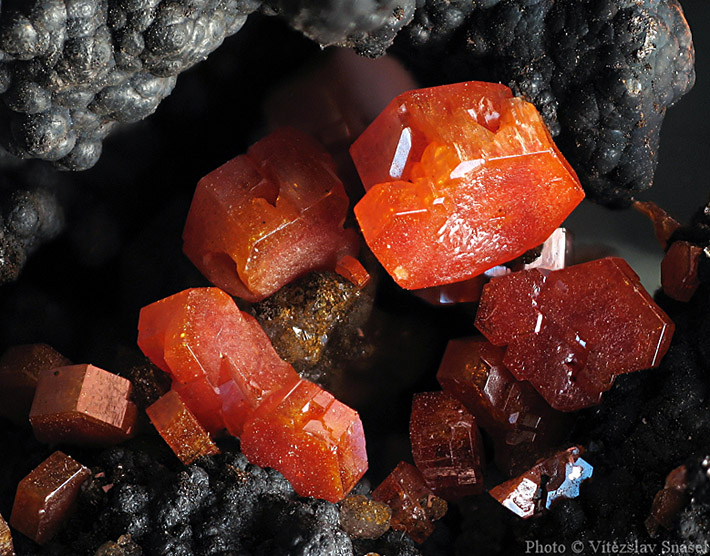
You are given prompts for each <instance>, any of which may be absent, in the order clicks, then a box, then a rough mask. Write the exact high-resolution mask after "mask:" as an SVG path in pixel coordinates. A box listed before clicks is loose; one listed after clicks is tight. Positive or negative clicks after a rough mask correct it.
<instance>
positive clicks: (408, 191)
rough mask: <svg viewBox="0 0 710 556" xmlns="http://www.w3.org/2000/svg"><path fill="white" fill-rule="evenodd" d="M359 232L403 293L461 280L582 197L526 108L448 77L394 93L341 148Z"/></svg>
mask: <svg viewBox="0 0 710 556" xmlns="http://www.w3.org/2000/svg"><path fill="white" fill-rule="evenodd" d="M350 152H351V154H352V156H353V160H354V161H355V165H356V167H357V169H358V172H359V174H360V177H361V178H362V182H363V184H364V186H365V189H367V190H368V191H367V193H366V195H365V196H364V197H363V199H362V200H361V201H360V202H359V203H358V204H357V206H356V207H355V215H356V216H357V219H358V221H359V223H360V226H361V228H362V232H363V234H364V236H365V240H366V241H367V243H368V245H369V246H370V248H371V249H372V251H373V253H374V254H375V255H376V256H377V258H378V259H379V261H380V262H381V263H382V265H383V266H384V267H385V268H386V269H387V271H388V272H389V273H390V275H391V276H392V277H393V278H394V279H395V281H396V282H397V283H398V284H399V285H400V286H402V287H404V288H407V289H416V288H426V287H430V286H436V285H441V284H448V283H451V282H458V281H461V280H467V279H469V278H472V277H474V276H476V275H478V274H481V273H482V272H484V271H485V270H487V269H489V268H491V267H494V266H496V265H498V264H502V263H505V262H506V261H510V260H511V259H514V258H515V257H517V256H519V255H522V254H523V253H525V251H527V250H528V249H531V248H533V247H535V246H537V245H539V244H541V243H542V242H543V241H545V239H547V237H548V236H549V235H550V234H551V233H552V232H553V231H554V230H555V228H556V227H557V226H559V224H560V223H561V222H562V221H563V220H564V218H565V217H566V216H567V215H568V214H569V213H570V212H571V211H572V209H574V207H575V206H577V204H578V203H579V202H580V201H581V200H582V198H583V197H584V193H583V191H582V188H581V186H580V184H579V180H578V179H577V176H576V174H575V173H574V170H572V168H571V167H570V166H569V164H568V163H567V162H566V161H565V160H564V158H563V157H562V155H561V154H560V152H559V151H558V150H557V148H556V147H555V145H554V143H553V142H552V139H551V137H550V134H549V133H548V131H547V128H546V127H545V124H544V123H543V121H542V119H541V117H540V115H539V114H538V112H537V110H536V109H535V107H534V106H533V105H532V104H529V103H527V102H525V101H524V100H523V99H521V98H513V96H512V93H511V91H510V89H508V88H507V87H505V86H503V85H498V84H493V83H481V82H467V83H458V84H454V85H444V86H441V87H434V88H430V89H419V90H415V91H409V92H407V93H404V94H402V95H400V96H398V97H397V98H395V99H394V100H393V101H392V102H391V103H390V104H389V105H388V107H387V108H386V109H385V110H384V112H382V114H380V116H378V118H377V119H376V120H375V121H374V122H373V123H372V124H371V125H370V126H369V127H368V128H367V129H366V130H365V132H364V133H363V134H362V135H361V136H360V137H359V138H358V140H357V141H355V143H353V146H352V147H351V150H350Z"/></svg>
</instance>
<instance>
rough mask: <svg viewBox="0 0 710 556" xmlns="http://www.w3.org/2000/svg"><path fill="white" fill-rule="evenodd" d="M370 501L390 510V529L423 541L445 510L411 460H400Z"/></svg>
mask: <svg viewBox="0 0 710 556" xmlns="http://www.w3.org/2000/svg"><path fill="white" fill-rule="evenodd" d="M372 498H373V500H378V501H380V502H384V503H385V504H387V505H388V506H389V507H390V508H391V510H392V519H391V521H390V524H391V526H392V529H396V530H398V531H404V532H406V533H407V534H408V535H409V536H410V537H412V538H413V539H414V540H415V541H417V542H419V543H422V542H424V541H425V540H427V538H428V537H429V535H431V534H432V532H433V531H434V523H433V522H434V521H436V520H437V519H441V518H442V517H443V516H444V514H445V513H446V509H447V506H446V501H445V500H443V499H442V498H439V497H438V496H436V495H435V494H434V493H433V492H432V491H431V490H430V489H429V488H428V487H427V486H426V483H425V482H424V477H423V476H422V474H421V472H420V471H419V470H418V469H417V468H416V467H414V466H413V465H412V464H411V463H407V462H404V461H402V462H400V463H399V465H397V467H395V468H394V470H393V471H392V473H390V474H389V475H388V476H387V477H386V478H385V480H384V481H382V483H381V484H380V486H378V487H377V488H376V489H375V490H373V491H372Z"/></svg>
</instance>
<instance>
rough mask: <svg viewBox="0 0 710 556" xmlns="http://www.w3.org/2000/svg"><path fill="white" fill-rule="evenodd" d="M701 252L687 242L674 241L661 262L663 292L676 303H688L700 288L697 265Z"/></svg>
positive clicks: (698, 248)
mask: <svg viewBox="0 0 710 556" xmlns="http://www.w3.org/2000/svg"><path fill="white" fill-rule="evenodd" d="M701 256H703V250H702V249H701V248H700V247H698V246H697V245H693V244H692V243H688V242H687V241H676V242H674V243H673V244H672V245H671V246H670V247H669V249H668V251H666V256H665V257H663V262H661V286H663V292H664V293H665V294H666V295H667V296H668V297H670V298H672V299H675V300H677V301H683V302H688V301H690V299H691V298H692V297H693V295H694V294H695V291H696V290H697V289H698V286H700V279H699V278H698V263H699V261H700V257H701Z"/></svg>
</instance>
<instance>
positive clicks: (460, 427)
mask: <svg viewBox="0 0 710 556" xmlns="http://www.w3.org/2000/svg"><path fill="white" fill-rule="evenodd" d="M409 438H410V440H411V442H412V455H413V456H414V463H415V464H416V466H417V469H419V471H421V473H422V476H423V477H424V480H425V481H426V484H427V486H428V487H429V488H430V489H431V490H432V491H433V492H434V493H435V494H436V495H437V496H441V497H442V498H445V499H446V500H458V499H459V498H461V497H463V496H467V495H469V494H479V493H480V492H482V491H483V474H482V470H481V468H482V464H481V461H482V460H483V441H482V440H481V434H480V433H479V432H478V427H477V426H476V419H475V417H474V416H473V415H471V414H470V413H469V412H468V410H467V409H466V408H465V407H464V406H463V405H462V404H461V402H459V401H458V400H457V399H455V398H453V397H451V396H450V395H449V394H447V393H446V392H425V393H422V394H415V395H414V400H413V401H412V415H411V418H410V421H409Z"/></svg>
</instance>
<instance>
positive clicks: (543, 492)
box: [489, 447, 593, 518]
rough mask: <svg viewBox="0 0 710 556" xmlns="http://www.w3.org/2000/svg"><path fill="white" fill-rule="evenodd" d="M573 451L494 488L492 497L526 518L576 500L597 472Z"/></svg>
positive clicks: (566, 452)
mask: <svg viewBox="0 0 710 556" xmlns="http://www.w3.org/2000/svg"><path fill="white" fill-rule="evenodd" d="M580 454H581V449H580V448H578V447H572V448H569V449H567V450H564V451H562V452H558V453H556V454H555V455H553V456H551V457H549V458H546V459H543V460H540V461H539V462H538V463H537V464H536V465H535V466H533V467H532V468H531V469H530V470H529V471H527V472H525V473H523V474H522V475H520V476H519V477H515V478H514V479H510V480H509V481H506V482H504V483H502V484H500V485H498V486H497V487H494V488H492V489H491V490H490V491H489V493H490V495H491V496H492V497H493V498H495V499H496V500H498V502H500V503H501V504H503V506H505V507H506V508H508V509H509V510H510V511H511V512H513V513H514V514H516V515H517V516H519V517H522V518H528V517H532V516H533V515H535V514H536V513H539V512H541V511H543V510H544V509H549V508H550V506H551V505H552V504H553V503H554V502H555V501H556V500H559V499H562V498H576V497H577V496H579V487H580V485H581V484H582V483H583V482H584V481H585V480H587V479H589V478H590V477H591V476H592V473H593V468H592V466H591V465H589V463H587V462H586V461H585V460H583V459H582V458H581V457H580Z"/></svg>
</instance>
